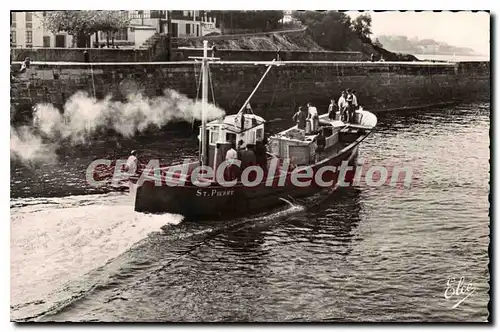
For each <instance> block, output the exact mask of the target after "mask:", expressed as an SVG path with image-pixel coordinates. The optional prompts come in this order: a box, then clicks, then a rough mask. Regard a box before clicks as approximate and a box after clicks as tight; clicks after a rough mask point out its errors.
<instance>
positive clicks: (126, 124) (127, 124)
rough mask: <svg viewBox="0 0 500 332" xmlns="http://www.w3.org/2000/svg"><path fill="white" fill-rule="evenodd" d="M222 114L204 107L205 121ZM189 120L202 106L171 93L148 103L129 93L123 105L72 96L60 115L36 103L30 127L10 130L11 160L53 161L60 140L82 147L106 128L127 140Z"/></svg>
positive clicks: (196, 116)
mask: <svg viewBox="0 0 500 332" xmlns="http://www.w3.org/2000/svg"><path fill="white" fill-rule="evenodd" d="M224 114H225V113H224V111H223V110H222V109H220V108H218V107H216V106H215V105H213V104H208V105H207V109H206V116H207V119H208V120H213V119H216V118H220V117H222V116H224ZM193 119H195V120H200V119H201V102H199V101H194V100H191V99H189V98H188V97H186V96H184V95H182V94H180V93H178V92H177V91H174V90H165V91H164V96H161V97H153V98H147V97H144V96H143V95H142V94H140V93H137V94H130V95H129V96H128V97H127V100H126V101H125V102H120V101H112V100H111V97H106V98H105V99H104V100H97V99H95V98H92V97H89V96H88V94H87V93H84V92H77V93H76V94H74V95H73V96H72V97H71V98H70V99H69V100H68V101H67V102H66V104H65V105H64V112H60V111H59V110H58V109H57V108H55V107H54V106H53V105H52V104H37V105H36V113H35V115H34V121H33V123H34V125H33V126H32V127H27V126H24V127H21V128H12V127H11V147H10V151H11V157H14V158H18V159H20V160H21V161H23V162H26V163H33V162H40V161H47V160H55V159H54V158H55V149H56V148H57V146H58V144H60V142H61V141H65V142H68V144H71V145H76V144H81V143H84V142H86V141H87V140H88V139H89V138H91V136H92V135H94V134H96V133H99V132H101V131H104V130H108V129H112V130H114V131H116V132H117V133H119V134H121V135H123V136H125V137H131V136H134V135H135V134H136V133H137V132H142V131H144V130H146V129H147V128H148V127H150V126H154V127H157V128H161V127H163V126H165V125H166V124H168V123H170V122H180V121H192V120H193ZM44 142H49V143H44Z"/></svg>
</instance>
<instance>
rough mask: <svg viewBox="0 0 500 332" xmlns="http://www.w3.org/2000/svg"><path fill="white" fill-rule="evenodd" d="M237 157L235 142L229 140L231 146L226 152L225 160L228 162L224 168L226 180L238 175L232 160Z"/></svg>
mask: <svg viewBox="0 0 500 332" xmlns="http://www.w3.org/2000/svg"><path fill="white" fill-rule="evenodd" d="M237 159H238V152H236V144H235V143H234V142H231V148H230V149H229V150H228V151H227V152H226V161H227V162H228V164H229V165H228V167H227V168H226V170H227V173H226V174H227V175H228V176H227V177H225V178H226V179H228V180H230V181H231V180H234V179H236V178H237V177H238V170H237V167H238V166H236V165H235V164H234V162H235V161H236V160H237Z"/></svg>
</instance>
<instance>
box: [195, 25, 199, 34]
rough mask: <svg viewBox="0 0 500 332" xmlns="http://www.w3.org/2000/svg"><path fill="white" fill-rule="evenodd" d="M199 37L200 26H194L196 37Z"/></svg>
mask: <svg viewBox="0 0 500 332" xmlns="http://www.w3.org/2000/svg"><path fill="white" fill-rule="evenodd" d="M199 35H200V26H199V25H197V26H196V36H199Z"/></svg>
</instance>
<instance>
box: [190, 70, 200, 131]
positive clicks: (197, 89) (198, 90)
mask: <svg viewBox="0 0 500 332" xmlns="http://www.w3.org/2000/svg"><path fill="white" fill-rule="evenodd" d="M196 65H197V61H195V62H194V80H195V84H196V83H198V85H197V86H196V99H195V102H197V101H198V95H199V93H200V86H201V81H202V76H201V75H200V78H199V79H198V74H197V73H196ZM194 120H195V119H194V114H193V118H192V120H191V130H193V129H194Z"/></svg>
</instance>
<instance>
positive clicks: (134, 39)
mask: <svg viewBox="0 0 500 332" xmlns="http://www.w3.org/2000/svg"><path fill="white" fill-rule="evenodd" d="M123 14H124V15H127V16H128V17H129V18H130V24H129V26H128V27H126V28H124V29H121V30H120V31H118V32H115V33H114V34H113V35H108V33H106V32H102V31H101V32H99V33H98V38H96V36H95V34H93V35H91V36H90V45H95V44H96V42H98V43H99V44H101V45H102V44H106V43H107V41H108V39H109V40H110V41H113V43H114V44H115V45H118V46H120V47H133V48H140V47H143V46H144V45H146V42H147V40H148V39H149V38H151V37H152V36H153V35H155V34H163V33H167V32H168V31H169V26H170V28H171V31H170V32H171V35H172V36H173V37H200V36H204V35H206V34H208V33H213V32H219V33H220V29H219V26H218V24H217V21H216V18H215V16H214V15H210V12H207V11H199V10H172V11H167V10H129V11H123ZM44 15H45V12H43V11H37V12H11V24H10V32H11V42H10V44H11V47H22V48H39V47H76V46H77V45H76V41H75V40H73V37H72V36H71V35H68V34H67V33H66V32H60V33H53V32H51V31H49V30H48V29H46V28H45V27H44V25H43V17H44Z"/></svg>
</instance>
